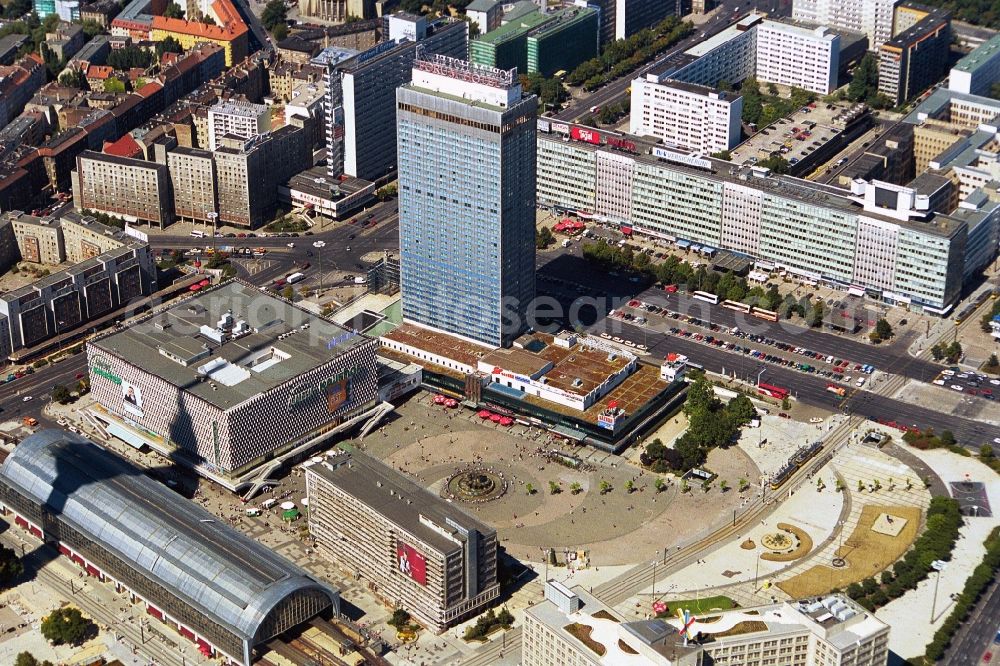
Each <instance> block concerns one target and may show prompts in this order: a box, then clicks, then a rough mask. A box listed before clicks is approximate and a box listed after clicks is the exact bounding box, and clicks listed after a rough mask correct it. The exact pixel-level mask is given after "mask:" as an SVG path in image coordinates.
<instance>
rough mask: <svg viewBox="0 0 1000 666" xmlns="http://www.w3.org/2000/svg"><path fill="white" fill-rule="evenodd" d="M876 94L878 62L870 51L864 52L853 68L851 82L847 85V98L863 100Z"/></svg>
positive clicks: (857, 100) (854, 100)
mask: <svg viewBox="0 0 1000 666" xmlns="http://www.w3.org/2000/svg"><path fill="white" fill-rule="evenodd" d="M876 94H878V63H877V62H876V60H875V56H874V55H872V54H871V53H867V54H865V56H864V57H863V58H861V62H859V63H858V64H857V66H856V67H855V68H854V73H853V75H852V77H851V83H850V85H848V86H847V99H849V100H850V101H852V102H863V101H865V100H867V99H868V98H869V97H871V96H874V95H876Z"/></svg>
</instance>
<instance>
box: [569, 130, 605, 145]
mask: <svg viewBox="0 0 1000 666" xmlns="http://www.w3.org/2000/svg"><path fill="white" fill-rule="evenodd" d="M569 135H570V136H571V137H573V138H574V139H576V140H577V141H586V142H587V143H593V144H597V145H601V134H600V132H595V131H594V130H589V129H586V128H583V127H576V126H575V125H574V126H573V128H572V129H571V130H570V133H569Z"/></svg>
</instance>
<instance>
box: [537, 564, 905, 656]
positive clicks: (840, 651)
mask: <svg viewBox="0 0 1000 666" xmlns="http://www.w3.org/2000/svg"><path fill="white" fill-rule="evenodd" d="M580 625H582V626H583V627H585V628H589V630H588V631H586V634H587V636H588V637H589V640H588V642H587V643H584V642H583V641H581V640H580V639H579V638H578V637H577V636H579V632H577V631H572V630H571V629H572V628H573V627H578V626H580ZM684 629H685V628H684V627H681V626H680V620H678V619H676V618H664V619H652V620H639V621H635V622H628V621H626V619H625V618H624V617H623V616H621V614H619V613H618V612H617V611H615V610H614V609H612V608H610V607H609V606H607V605H605V604H604V603H602V602H601V601H599V600H598V599H597V598H596V597H594V596H593V595H591V594H589V593H588V592H587V591H586V590H584V588H583V587H582V586H579V585H578V586H576V587H574V588H572V589H569V588H567V587H566V586H564V585H563V584H561V583H558V582H555V581H548V582H546V584H545V600H544V601H542V602H540V603H537V604H535V605H534V606H531V607H529V608H528V609H527V611H526V612H525V620H524V641H523V645H524V648H523V652H522V656H523V661H522V663H523V664H524V666H598V665H600V664H632V665H634V666H698V665H700V664H703V663H711V664H718V665H719V666H767V665H768V664H784V665H788V666H884V665H885V664H886V662H887V660H888V656H889V647H888V644H889V625H887V624H885V623H884V622H882V621H881V620H879V619H877V618H876V617H875V616H874V615H873V614H872V613H870V612H868V611H866V610H864V609H863V608H862V607H861V606H859V605H858V604H856V603H854V602H853V601H851V600H850V599H848V598H847V597H845V596H843V595H831V596H828V597H824V598H815V599H803V600H801V601H788V602H784V603H779V604H771V605H768V606H759V607H757V608H751V609H737V610H731V611H724V612H722V613H714V614H713V617H711V618H707V617H706V618H704V619H702V618H698V617H695V618H693V623H692V624H691V626H690V627H688V635H689V636H690V638H686V637H685V636H684V635H683V634H684V633H685V631H684ZM597 646H601V647H602V648H603V649H601V650H598V649H597Z"/></svg>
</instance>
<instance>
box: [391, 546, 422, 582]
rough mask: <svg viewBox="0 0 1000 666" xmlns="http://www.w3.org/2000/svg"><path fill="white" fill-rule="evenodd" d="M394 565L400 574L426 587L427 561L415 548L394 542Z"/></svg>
mask: <svg viewBox="0 0 1000 666" xmlns="http://www.w3.org/2000/svg"><path fill="white" fill-rule="evenodd" d="M396 563H397V565H398V566H399V572H400V573H401V574H404V575H405V576H408V577H410V578H412V579H413V580H415V581H417V582H418V583H420V584H421V585H427V559H426V558H424V556H423V555H421V554H420V552H419V551H417V549H416V548H414V547H413V546H411V545H409V544H407V543H403V542H402V541H396Z"/></svg>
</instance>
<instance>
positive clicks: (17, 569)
mask: <svg viewBox="0 0 1000 666" xmlns="http://www.w3.org/2000/svg"><path fill="white" fill-rule="evenodd" d="M22 573H24V565H23V564H21V560H19V559H18V557H17V553H16V552H14V549H12V548H7V547H6V546H0V588H4V587H7V586H8V585H10V583H11V582H12V581H14V580H15V579H16V578H17V577H18V576H20V575H21V574H22Z"/></svg>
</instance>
